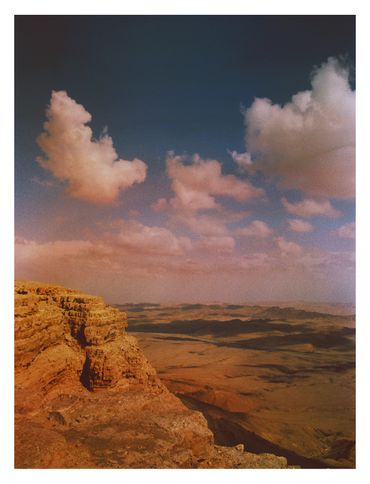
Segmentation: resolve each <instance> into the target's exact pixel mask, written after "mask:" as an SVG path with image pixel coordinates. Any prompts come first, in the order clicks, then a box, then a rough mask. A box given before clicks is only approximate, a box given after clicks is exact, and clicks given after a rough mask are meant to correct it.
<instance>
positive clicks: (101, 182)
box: [37, 91, 147, 204]
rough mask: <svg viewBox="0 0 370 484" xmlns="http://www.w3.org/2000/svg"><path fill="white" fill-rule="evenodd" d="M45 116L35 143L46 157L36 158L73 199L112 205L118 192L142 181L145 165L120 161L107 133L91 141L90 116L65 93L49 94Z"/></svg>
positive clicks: (144, 174) (137, 161) (135, 160)
mask: <svg viewBox="0 0 370 484" xmlns="http://www.w3.org/2000/svg"><path fill="white" fill-rule="evenodd" d="M46 116H47V119H48V121H46V122H45V123H44V130H45V131H44V132H43V133H41V134H40V136H39V137H38V138H37V142H38V144H39V146H40V148H41V149H42V150H43V151H44V152H45V154H46V155H47V157H46V158H41V157H40V158H38V162H39V163H40V165H41V166H42V167H43V168H45V169H46V170H49V171H50V172H51V173H52V174H53V175H54V177H56V178H58V179H59V180H62V181H66V182H67V185H68V186H67V191H68V193H69V194H70V195H71V196H72V197H75V198H79V199H81V200H86V201H87V202H91V203H96V204H112V203H114V202H116V201H117V200H118V197H119V194H120V191H121V190H125V189H127V188H129V187H131V186H132V185H133V184H135V183H141V182H143V181H144V180H145V177H146V168H147V167H146V164H145V163H144V162H143V161H141V160H138V159H136V158H135V159H134V160H133V161H127V160H122V159H119V158H118V155H117V152H116V151H115V149H114V147H113V141H112V138H111V137H110V136H109V135H108V134H103V135H102V136H101V137H100V138H99V139H98V140H94V139H93V133H92V130H91V128H90V127H88V126H87V123H89V122H90V121H91V114H90V113H88V112H87V111H86V109H85V108H84V107H83V106H82V105H81V104H77V103H76V101H74V100H73V99H71V98H70V97H69V96H68V95H67V93H66V92H65V91H58V92H56V91H53V92H52V95H51V100H50V106H49V107H48V109H47V111H46Z"/></svg>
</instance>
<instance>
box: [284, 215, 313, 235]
mask: <svg viewBox="0 0 370 484" xmlns="http://www.w3.org/2000/svg"><path fill="white" fill-rule="evenodd" d="M288 224H289V228H290V230H292V231H293V232H300V233H305V232H312V231H313V225H312V224H310V222H306V221H305V220H301V219H299V218H294V219H290V220H288Z"/></svg>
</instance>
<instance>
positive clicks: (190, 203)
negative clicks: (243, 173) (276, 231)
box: [167, 154, 264, 211]
mask: <svg viewBox="0 0 370 484" xmlns="http://www.w3.org/2000/svg"><path fill="white" fill-rule="evenodd" d="M184 161H185V158H184V157H182V156H175V155H174V154H170V155H169V156H168V158H167V173H168V176H169V177H170V178H171V180H172V190H173V191H174V192H175V197H174V198H172V200H171V204H172V206H173V207H174V208H178V209H184V210H190V211H197V210H201V209H210V208H219V207H220V205H219V204H218V203H217V202H216V199H215V196H217V195H222V196H225V197H229V198H233V199H234V200H237V201H239V202H245V201H248V200H251V199H253V198H258V197H262V196H263V195H264V190H262V189H261V188H256V187H254V186H253V185H252V184H251V183H250V182H248V181H242V180H239V179H238V178H236V177H235V176H233V175H223V174H222V171H221V163H220V162H219V161H216V160H202V159H201V158H200V157H199V156H197V155H195V156H194V157H193V160H192V164H191V165H185V164H184Z"/></svg>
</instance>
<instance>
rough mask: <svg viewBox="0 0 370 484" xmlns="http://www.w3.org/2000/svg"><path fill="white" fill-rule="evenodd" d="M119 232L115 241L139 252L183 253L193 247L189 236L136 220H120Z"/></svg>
mask: <svg viewBox="0 0 370 484" xmlns="http://www.w3.org/2000/svg"><path fill="white" fill-rule="evenodd" d="M119 226H120V229H119V232H118V234H117V235H115V236H114V238H113V242H114V244H115V245H118V246H119V247H120V248H124V249H126V250H129V251H134V252H136V253H139V254H155V255H168V256H170V255H183V254H184V252H185V251H186V250H189V249H191V245H192V244H191V241H190V239H189V238H187V237H177V236H176V235H175V234H174V233H173V232H171V231H170V230H168V229H166V228H164V227H155V226H147V225H143V224H141V223H140V222H136V221H125V220H121V221H120V222H119Z"/></svg>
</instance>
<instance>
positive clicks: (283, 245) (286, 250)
mask: <svg viewBox="0 0 370 484" xmlns="http://www.w3.org/2000/svg"><path fill="white" fill-rule="evenodd" d="M276 243H277V246H278V248H279V249H280V252H281V254H282V255H283V256H293V257H296V256H299V255H301V254H302V252H303V249H302V247H301V246H300V245H299V244H296V243H295V242H292V241H290V240H286V239H285V238H284V237H277V238H276Z"/></svg>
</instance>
